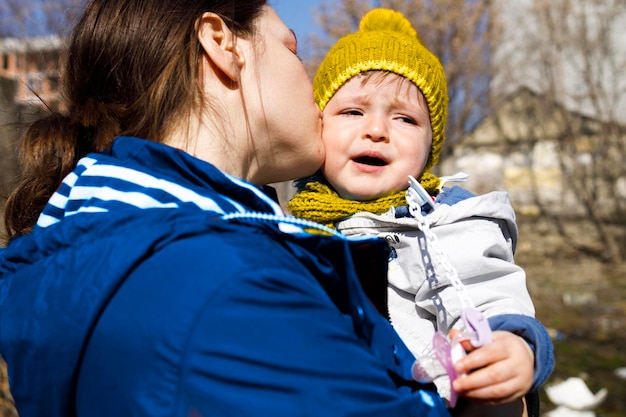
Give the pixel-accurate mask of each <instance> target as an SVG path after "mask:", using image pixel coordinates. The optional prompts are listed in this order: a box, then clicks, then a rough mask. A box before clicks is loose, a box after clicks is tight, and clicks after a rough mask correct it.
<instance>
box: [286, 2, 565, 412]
mask: <svg viewBox="0 0 626 417" xmlns="http://www.w3.org/2000/svg"><path fill="white" fill-rule="evenodd" d="M314 92H315V98H316V101H317V104H318V105H319V107H320V109H322V111H323V115H324V116H323V121H324V129H323V141H324V144H325V147H326V160H325V163H324V165H323V167H322V170H321V172H320V173H319V175H317V176H314V177H310V178H306V179H303V180H301V181H299V183H298V188H299V191H298V193H297V194H296V195H295V196H294V198H293V199H292V200H291V201H290V202H289V204H288V209H289V211H290V212H291V213H292V214H294V215H295V216H297V217H301V218H305V219H308V220H313V221H316V222H319V223H322V224H325V225H328V226H330V227H335V228H337V230H339V231H341V232H342V233H344V234H347V235H354V234H368V235H378V236H380V237H381V238H384V239H386V240H387V242H389V245H390V248H391V256H390V259H389V285H388V294H387V296H388V314H389V318H390V320H391V323H392V324H393V326H394V328H395V329H396V331H397V332H398V333H399V334H400V336H401V337H402V338H403V340H404V342H405V343H406V345H407V346H408V347H409V349H411V351H412V352H413V354H414V355H415V356H416V358H418V362H422V363H423V364H424V366H423V368H424V369H425V370H426V371H428V372H429V373H430V374H434V375H431V376H432V378H433V379H434V382H435V384H436V385H437V387H438V388H439V390H440V393H441V394H442V396H443V397H445V398H447V399H450V398H451V397H453V394H458V395H460V396H462V397H463V398H465V399H467V400H473V401H470V402H479V403H487V404H511V403H513V402H515V403H520V404H521V401H520V399H522V398H523V397H524V396H526V395H527V394H528V393H534V394H535V395H533V396H527V398H528V400H529V401H530V402H531V403H532V404H527V405H528V411H529V412H530V415H533V414H534V413H535V412H536V407H538V401H536V400H537V396H536V391H537V389H538V388H539V386H540V385H541V384H543V382H545V380H546V379H547V377H548V376H549V374H550V373H551V371H552V369H553V366H554V357H553V348H552V342H551V340H550V338H549V336H548V334H547V332H546V331H545V329H544V327H543V325H542V324H541V323H540V322H539V321H537V320H536V319H534V318H533V316H534V306H533V304H532V300H531V299H530V296H529V294H528V290H527V288H526V281H525V274H524V271H523V270H522V269H521V268H520V267H519V266H517V265H515V263H514V260H513V251H514V249H515V245H516V243H517V226H516V223H515V214H514V211H513V209H512V207H511V205H510V203H509V200H508V195H507V194H506V193H502V192H494V193H488V194H486V195H482V196H475V195H473V194H472V193H470V192H468V191H466V190H463V189H462V188H459V187H452V188H447V187H445V188H444V187H443V185H444V182H445V181H442V179H441V178H439V177H437V176H435V175H433V174H432V173H431V170H432V168H433V166H435V164H436V163H437V161H438V158H439V154H440V152H441V147H442V145H443V142H444V138H445V125H446V118H447V101H448V96H447V84H446V78H445V73H444V69H443V67H442V65H441V63H440V62H439V60H438V59H437V57H436V56H435V55H433V54H432V53H431V52H430V51H429V50H428V49H427V48H426V47H425V46H424V45H423V44H422V43H421V41H420V39H419V37H418V36H417V33H416V31H415V29H414V28H413V27H412V26H411V24H410V22H409V21H408V20H407V19H406V18H405V17H404V16H403V15H402V14H401V13H398V12H395V11H392V10H388V9H374V10H372V11H370V12H369V13H367V14H366V15H365V16H364V17H363V19H362V21H361V24H360V30H359V31H358V32H356V33H353V34H349V35H347V36H345V37H343V38H341V39H340V40H339V41H338V42H337V43H336V44H335V45H334V46H333V47H332V48H331V50H330V51H329V52H328V54H327V55H326V57H325V59H324V60H323V62H322V64H321V65H320V67H319V69H318V71H317V74H316V77H315V80H314ZM409 176H411V177H414V178H417V179H418V182H419V185H415V186H414V188H415V189H418V188H420V189H424V190H425V191H426V193H427V194H426V195H427V196H429V198H428V199H427V201H425V202H424V204H423V206H422V210H419V213H415V212H414V211H415V210H414V209H413V210H410V209H409V206H407V188H408V186H409ZM433 236H434V237H433ZM429 238H430V239H429ZM434 249H440V250H439V251H434V252H433V250H434ZM436 253H440V255H442V256H435V254H436ZM447 266H448V267H447ZM459 286H461V287H462V288H463V291H461V293H462V294H460V292H459ZM464 300H465V301H467V300H469V302H470V303H471V304H472V307H475V308H476V309H477V310H478V311H479V312H480V313H482V315H484V316H485V317H487V318H488V323H489V325H490V327H491V329H493V341H492V342H491V343H488V344H486V345H485V346H482V347H479V348H477V349H474V348H475V346H471V344H469V343H468V342H467V341H463V346H465V348H466V349H467V350H468V351H469V353H468V354H467V355H466V356H464V357H463V358H461V359H460V360H458V361H456V362H455V363H454V371H455V373H456V374H458V375H462V377H459V378H456V379H454V380H453V381H452V385H450V380H449V379H447V378H448V374H446V372H445V371H442V370H441V369H439V370H432V369H429V366H428V364H427V362H428V360H429V358H433V357H434V356H435V355H434V352H433V337H434V335H435V333H436V332H442V333H444V334H446V335H448V334H451V335H452V336H454V335H457V334H467V333H468V332H469V331H471V329H468V328H467V326H466V322H465V321H464V320H462V319H461V315H462V311H463V309H464V306H465V304H467V303H464ZM451 389H452V390H451ZM470 402H466V403H467V404H469V403H470ZM461 403H463V401H462V402H461ZM522 411H524V410H521V411H520V413H521V412H522ZM514 414H517V411H516V412H515V413H514ZM500 415H505V414H503V413H500ZM517 415H519V414H517Z"/></svg>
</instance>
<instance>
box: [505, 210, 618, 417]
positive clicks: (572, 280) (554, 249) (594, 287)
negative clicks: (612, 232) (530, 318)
mask: <svg viewBox="0 0 626 417" xmlns="http://www.w3.org/2000/svg"><path fill="white" fill-rule="evenodd" d="M550 230H551V229H550V227H549V225H547V224H545V223H541V222H537V221H536V220H535V221H527V220H523V219H520V242H521V243H520V245H519V248H518V251H517V254H516V261H517V263H518V264H520V265H521V266H523V267H524V269H525V270H526V273H527V276H528V287H529V290H530V292H531V295H532V297H533V300H534V302H535V307H536V310H537V318H539V319H540V320H541V321H542V322H543V323H544V324H545V325H546V327H548V328H549V330H550V331H551V333H552V335H553V336H554V337H555V340H554V345H555V355H556V369H555V372H554V374H553V375H552V377H551V378H550V381H549V382H548V384H550V383H556V382H559V381H561V380H565V379H567V378H568V377H571V376H580V377H582V378H583V379H584V380H585V382H586V383H587V385H588V387H589V389H590V390H591V391H592V392H593V393H595V392H597V391H598V390H600V389H601V388H603V387H606V388H608V390H609V393H608V397H607V399H606V400H605V401H604V402H603V403H602V404H601V405H600V407H599V408H598V409H596V410H595V411H596V413H597V415H598V416H602V417H623V416H625V415H626V380H624V379H620V378H619V377H618V376H617V375H616V374H615V370H616V369H617V368H621V367H626V349H625V347H626V262H623V263H622V264H620V265H607V264H604V263H602V262H599V261H598V260H597V259H593V258H589V257H585V256H583V255H581V254H580V253H578V252H577V251H575V250H573V249H572V247H571V245H569V244H568V242H565V241H563V240H562V239H560V238H559V237H557V236H555V235H554V234H552V233H550ZM568 230H569V231H570V232H571V233H572V235H573V236H574V237H575V238H576V239H577V241H578V242H581V241H585V239H586V240H587V242H589V240H590V239H591V236H593V233H592V232H591V230H590V229H588V228H586V227H585V225H584V224H581V223H580V222H576V223H575V224H574V223H572V224H569V225H568ZM590 243H593V242H590ZM541 394H542V400H543V402H542V410H543V413H542V414H545V411H548V410H550V409H552V408H554V406H553V405H552V404H551V403H550V402H549V401H548V400H547V396H546V395H545V392H542V393H541Z"/></svg>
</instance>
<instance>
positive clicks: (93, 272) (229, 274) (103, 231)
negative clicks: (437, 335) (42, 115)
mask: <svg viewBox="0 0 626 417" xmlns="http://www.w3.org/2000/svg"><path fill="white" fill-rule="evenodd" d="M254 213H257V214H254ZM296 222H297V221H296V220H291V219H290V218H286V217H283V216H282V215H281V211H280V207H278V205H276V204H275V203H274V202H273V201H272V200H271V199H270V198H268V197H267V196H265V195H264V194H263V193H261V192H260V191H259V190H258V189H257V188H256V187H254V186H252V185H250V184H247V183H245V182H243V181H241V180H238V179H235V178H232V177H229V176H226V175H224V174H223V173H221V172H220V171H218V170H217V169H215V168H214V167H213V166H211V165H209V164H207V163H206V162H203V161H200V160H197V159H195V158H193V157H191V156H189V155H188V154H186V153H184V152H181V151H177V150H174V149H172V148H169V147H167V146H164V145H159V144H155V143H152V142H149V141H145V140H141V139H136V138H127V137H124V138H118V139H117V140H116V141H115V143H114V146H113V148H112V150H111V151H110V152H109V153H108V154H98V155H89V156H88V157H87V158H84V159H82V160H81V161H80V163H79V165H78V167H77V168H76V170H75V171H74V173H72V174H70V175H69V176H68V177H67V178H66V179H65V180H64V182H63V184H62V186H61V187H60V188H59V190H58V192H57V193H56V194H55V195H54V196H53V197H52V199H51V200H50V202H49V204H48V206H47V207H46V208H45V209H44V212H43V213H42V215H41V217H40V219H39V221H38V225H37V227H35V229H34V230H33V232H32V233H30V234H29V235H26V236H23V237H21V238H18V239H15V240H14V241H13V242H11V244H10V245H9V246H8V247H7V248H5V249H2V250H1V252H0V355H2V356H3V357H4V358H5V360H6V361H7V363H8V366H9V378H10V384H11V389H12V393H13V395H14V398H15V401H16V404H17V407H18V410H19V412H20V416H21V417H34V416H46V417H57V416H58V417H61V416H69V415H77V416H89V417H98V416H107V417H110V416H125V417H127V416H128V417H130V416H150V417H158V416H180V417H183V416H185V417H186V416H265V415H267V416H272V417H277V416H290V417H291V416H359V417H364V416H420V417H431V416H432V417H434V416H448V413H447V411H446V409H445V407H444V405H443V402H442V401H441V399H440V398H439V396H438V395H437V394H436V393H434V388H433V387H432V386H428V385H421V384H418V383H416V382H414V381H412V380H411V366H412V364H413V361H414V358H413V357H412V355H411V354H410V353H409V351H408V350H407V348H406V347H405V345H404V344H403V343H402V342H401V340H400V339H399V337H398V336H397V334H396V333H395V332H394V331H393V330H392V328H391V326H390V325H389V323H388V322H387V320H386V319H385V318H384V317H382V316H381V315H379V314H378V313H377V311H376V310H375V309H374V307H373V305H372V304H371V303H370V301H369V300H368V298H367V297H366V295H365V294H364V292H363V290H362V288H361V286H360V285H359V283H358V278H357V276H356V275H355V272H354V271H353V269H352V267H351V264H352V259H353V255H355V254H356V255H358V253H359V251H360V250H367V251H368V254H369V255H368V259H369V261H370V262H371V265H372V266H373V267H374V270H380V271H384V270H385V269H386V258H387V249H386V244H385V243H384V242H383V241H380V240H378V239H371V238H367V239H360V240H348V239H346V238H344V237H341V236H339V235H334V236H322V235H315V234H308V233H304V232H302V229H301V228H300V227H299V224H298V223H296ZM308 226H310V225H308ZM381 268H382V269H381Z"/></svg>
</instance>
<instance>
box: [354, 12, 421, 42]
mask: <svg viewBox="0 0 626 417" xmlns="http://www.w3.org/2000/svg"><path fill="white" fill-rule="evenodd" d="M379 30H388V31H391V32H399V33H403V34H405V35H406V36H411V37H413V38H417V37H418V36H417V32H416V31H415V29H413V26H411V22H409V21H408V20H407V18H406V17H404V15H403V14H402V13H400V12H396V11H394V10H389V9H374V10H372V11H370V12H369V13H367V14H366V15H365V16H363V19H361V23H360V24H359V31H361V32H376V31H379Z"/></svg>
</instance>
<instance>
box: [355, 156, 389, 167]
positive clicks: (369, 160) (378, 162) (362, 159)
mask: <svg viewBox="0 0 626 417" xmlns="http://www.w3.org/2000/svg"><path fill="white" fill-rule="evenodd" d="M354 162H356V163H358V164H364V165H374V166H377V167H382V166H385V165H387V162H385V161H383V160H382V159H380V158H375V157H372V156H359V157H358V158H354Z"/></svg>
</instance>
